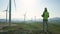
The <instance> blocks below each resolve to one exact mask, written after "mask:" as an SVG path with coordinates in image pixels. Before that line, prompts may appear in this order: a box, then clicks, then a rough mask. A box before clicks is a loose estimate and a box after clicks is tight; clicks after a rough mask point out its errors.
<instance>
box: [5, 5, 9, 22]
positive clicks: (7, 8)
mask: <svg viewBox="0 0 60 34" xmlns="http://www.w3.org/2000/svg"><path fill="white" fill-rule="evenodd" d="M4 11H6V23H7V11H8V6H7V9H6V10H4Z"/></svg>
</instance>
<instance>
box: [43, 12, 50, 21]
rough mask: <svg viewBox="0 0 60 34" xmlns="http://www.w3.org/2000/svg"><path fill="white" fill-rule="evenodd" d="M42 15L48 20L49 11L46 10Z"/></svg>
mask: <svg viewBox="0 0 60 34" xmlns="http://www.w3.org/2000/svg"><path fill="white" fill-rule="evenodd" d="M42 17H43V19H44V20H48V17H49V13H48V12H47V11H46V12H44V13H43V15H42Z"/></svg>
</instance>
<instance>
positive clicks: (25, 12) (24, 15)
mask: <svg viewBox="0 0 60 34" xmlns="http://www.w3.org/2000/svg"><path fill="white" fill-rule="evenodd" d="M25 20H26V12H25V14H24V22H25Z"/></svg>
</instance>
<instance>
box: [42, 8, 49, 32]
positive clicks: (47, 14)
mask: <svg viewBox="0 0 60 34" xmlns="http://www.w3.org/2000/svg"><path fill="white" fill-rule="evenodd" d="M42 17H43V31H44V27H45V25H44V24H46V32H47V31H48V17H49V12H48V11H47V8H45V9H44V12H43V14H42Z"/></svg>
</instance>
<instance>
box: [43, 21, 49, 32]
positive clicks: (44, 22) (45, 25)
mask: <svg viewBox="0 0 60 34" xmlns="http://www.w3.org/2000/svg"><path fill="white" fill-rule="evenodd" d="M44 28H46V32H47V31H48V20H43V31H44Z"/></svg>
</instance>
